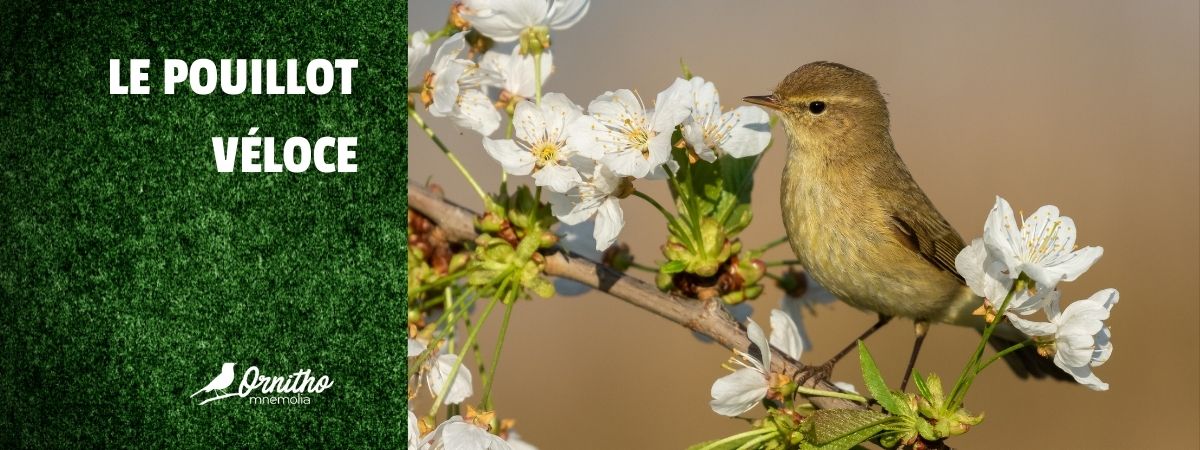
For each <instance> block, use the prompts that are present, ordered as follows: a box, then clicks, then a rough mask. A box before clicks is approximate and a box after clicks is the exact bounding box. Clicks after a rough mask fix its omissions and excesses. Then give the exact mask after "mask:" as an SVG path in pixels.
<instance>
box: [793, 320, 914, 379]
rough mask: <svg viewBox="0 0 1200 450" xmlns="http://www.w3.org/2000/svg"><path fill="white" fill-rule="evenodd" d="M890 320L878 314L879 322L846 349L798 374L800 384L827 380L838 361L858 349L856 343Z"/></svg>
mask: <svg viewBox="0 0 1200 450" xmlns="http://www.w3.org/2000/svg"><path fill="white" fill-rule="evenodd" d="M891 320H892V316H885V315H883V314H880V315H879V320H878V321H876V322H875V324H874V325H871V328H867V331H864V332H863V333H862V335H860V336H858V338H856V339H854V340H853V341H851V342H850V345H847V346H846V348H843V349H842V351H840V352H838V353H837V354H836V355H833V357H832V358H829V360H828V361H825V364H821V365H819V366H810V367H807V368H805V371H804V372H803V373H801V374H800V384H804V382H805V381H808V380H810V379H817V380H822V381H824V380H828V379H829V377H830V376H831V375H833V366H835V365H837V363H838V361H840V360H841V359H842V358H844V357H846V355H848V354H850V352H852V351H854V349H856V348H858V341H861V340H865V339H866V338H868V337H870V336H871V335H872V334H875V332H876V331H879V329H880V328H883V326H884V325H887V324H888V322H890V321H891Z"/></svg>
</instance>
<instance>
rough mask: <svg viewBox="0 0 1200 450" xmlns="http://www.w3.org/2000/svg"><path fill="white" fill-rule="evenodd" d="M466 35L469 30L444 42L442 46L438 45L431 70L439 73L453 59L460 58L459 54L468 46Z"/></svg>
mask: <svg viewBox="0 0 1200 450" xmlns="http://www.w3.org/2000/svg"><path fill="white" fill-rule="evenodd" d="M466 36H467V32H466V31H463V32H459V33H456V34H455V35H454V36H450V37H449V38H448V39H446V40H445V41H444V42H442V46H441V47H438V50H437V53H434V55H433V65H432V66H430V68H429V70H431V71H433V73H435V74H439V75H440V74H441V73H442V72H444V71H445V70H446V68H448V67H449V66H450V63H451V62H452V61H454V60H456V59H458V55H460V54H462V51H463V49H465V48H467V41H466Z"/></svg>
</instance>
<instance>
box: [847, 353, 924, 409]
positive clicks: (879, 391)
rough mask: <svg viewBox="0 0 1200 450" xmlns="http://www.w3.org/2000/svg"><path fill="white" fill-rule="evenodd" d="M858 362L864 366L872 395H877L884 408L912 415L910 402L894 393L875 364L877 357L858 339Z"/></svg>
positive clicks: (864, 374)
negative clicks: (872, 355)
mask: <svg viewBox="0 0 1200 450" xmlns="http://www.w3.org/2000/svg"><path fill="white" fill-rule="evenodd" d="M858 363H859V365H860V366H862V375H863V382H864V383H866V385H867V389H868V390H870V391H871V396H873V397H875V401H877V402H879V404H880V405H882V406H883V407H884V409H887V410H888V412H891V413H892V414H896V415H911V411H909V409H910V408H908V404H906V403H905V402H904V400H903V399H900V398H897V397H896V396H895V395H894V394H892V390H891V389H889V388H888V386H887V383H886V382H884V381H883V375H881V374H880V373H879V367H878V366H876V365H875V359H874V358H872V357H871V352H870V351H868V350H867V346H866V344H863V342H862V341H858Z"/></svg>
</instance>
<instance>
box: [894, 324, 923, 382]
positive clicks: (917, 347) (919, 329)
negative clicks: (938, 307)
mask: <svg viewBox="0 0 1200 450" xmlns="http://www.w3.org/2000/svg"><path fill="white" fill-rule="evenodd" d="M913 331H915V332H916V335H917V339H916V341H914V342H913V349H912V356H909V357H908V368H907V369H904V379H903V380H901V381H900V392H904V388H906V387H908V379H909V378H912V371H913V366H915V365H916V364H917V354H919V353H921V344H923V343H924V342H925V336H926V335H928V334H929V321H925V320H918V321H915V322H913Z"/></svg>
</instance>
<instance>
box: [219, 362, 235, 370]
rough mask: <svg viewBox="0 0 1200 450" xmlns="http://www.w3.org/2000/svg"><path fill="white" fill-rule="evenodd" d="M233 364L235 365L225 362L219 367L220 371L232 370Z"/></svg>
mask: <svg viewBox="0 0 1200 450" xmlns="http://www.w3.org/2000/svg"><path fill="white" fill-rule="evenodd" d="M234 364H236V363H231V362H227V363H225V364H222V365H221V370H225V369H232V368H233V366H234Z"/></svg>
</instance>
